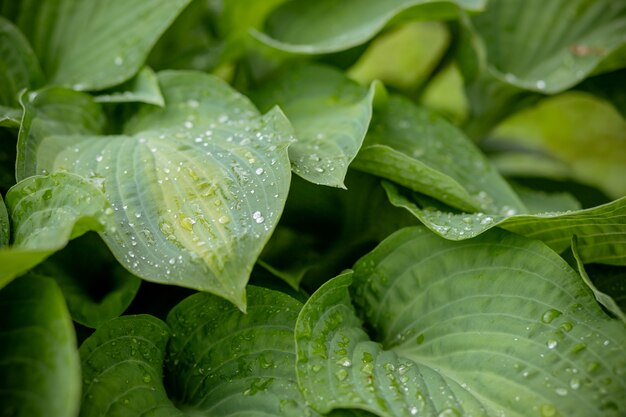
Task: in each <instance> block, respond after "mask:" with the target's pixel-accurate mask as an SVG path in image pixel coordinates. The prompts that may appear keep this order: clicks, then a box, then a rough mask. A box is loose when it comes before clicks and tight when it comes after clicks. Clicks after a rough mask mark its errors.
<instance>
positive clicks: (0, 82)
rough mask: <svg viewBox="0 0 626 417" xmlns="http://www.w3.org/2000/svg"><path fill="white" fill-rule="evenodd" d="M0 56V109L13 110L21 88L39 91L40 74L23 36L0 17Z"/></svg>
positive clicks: (41, 75) (34, 57)
mask: <svg viewBox="0 0 626 417" xmlns="http://www.w3.org/2000/svg"><path fill="white" fill-rule="evenodd" d="M0 52H1V53H0V105H2V106H6V107H9V108H15V107H18V94H19V92H20V91H21V90H22V89H23V88H33V87H38V86H39V84H40V83H41V82H42V80H43V74H42V72H41V68H40V67H39V62H38V61H37V57H36V56H35V54H34V53H33V51H32V49H31V47H30V45H29V44H28V41H27V40H26V38H25V37H24V35H23V34H22V33H21V32H20V30H19V29H18V28H17V27H15V26H14V25H13V23H11V22H10V21H8V20H6V19H5V18H4V17H2V16H0ZM3 113H4V112H3Z"/></svg>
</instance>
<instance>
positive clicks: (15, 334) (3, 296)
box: [0, 261, 80, 417]
mask: <svg viewBox="0 0 626 417" xmlns="http://www.w3.org/2000/svg"><path fill="white" fill-rule="evenodd" d="M2 265H3V266H4V265H5V263H4V261H2ZM0 311H2V320H1V321H0V404H2V410H1V411H0V412H1V413H2V415H3V416H16V417H44V416H46V417H74V416H76V415H77V413H78V408H79V404H80V360H79V357H78V352H77V349H76V336H75V334H74V327H73V326H72V320H71V319H70V315H69V313H68V312H67V308H66V306H65V302H64V301H63V295H62V294H61V291H60V290H59V288H58V287H57V286H56V285H55V283H54V281H52V280H50V279H45V278H38V277H30V276H29V277H24V278H20V279H18V280H16V281H14V282H12V283H11V284H9V285H8V286H7V287H5V288H3V289H2V290H1V291H0Z"/></svg>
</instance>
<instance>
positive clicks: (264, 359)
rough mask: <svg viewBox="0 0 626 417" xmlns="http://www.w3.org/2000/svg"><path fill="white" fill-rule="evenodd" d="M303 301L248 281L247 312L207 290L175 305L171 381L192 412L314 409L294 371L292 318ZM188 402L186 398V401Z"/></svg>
mask: <svg viewBox="0 0 626 417" xmlns="http://www.w3.org/2000/svg"><path fill="white" fill-rule="evenodd" d="M301 307H302V305H301V304H300V303H299V302H297V301H296V300H294V299H293V298H291V297H289V296H287V295H285V294H282V293H280V292H277V291H272V290H267V289H262V288H257V287H250V289H249V304H248V313H247V314H245V315H244V314H242V313H241V312H240V311H237V310H236V309H235V308H233V307H232V306H230V305H228V304H227V303H226V302H225V301H223V300H219V299H217V298H216V297H213V296H210V295H207V294H197V295H193V296H191V297H189V298H188V299H186V300H184V301H183V302H181V303H180V304H179V305H178V306H176V307H175V308H174V309H172V311H171V313H170V314H169V316H168V318H167V322H168V324H169V325H170V327H171V329H172V333H173V334H175V336H172V338H171V340H170V344H169V354H168V356H167V370H168V375H169V376H170V380H169V381H168V382H169V386H170V387H171V391H170V392H171V393H172V396H173V397H174V398H175V399H176V402H177V403H178V404H181V408H184V409H186V410H188V412H189V413H190V414H192V415H211V416H223V415H230V414H231V413H233V410H234V409H235V408H236V409H237V411H238V412H239V413H244V414H245V415H250V416H266V415H268V416H294V417H300V416H312V415H315V416H316V415H317V414H316V413H314V412H312V411H311V410H310V409H309V408H308V407H307V406H306V405H305V403H304V398H303V397H302V394H301V393H300V391H299V390H298V386H297V384H296V375H295V344H294V336H293V331H294V326H295V322H296V318H297V316H298V313H299V311H300V308H301ZM182 404H184V406H183V405H182Z"/></svg>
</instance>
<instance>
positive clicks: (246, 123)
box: [18, 71, 292, 309]
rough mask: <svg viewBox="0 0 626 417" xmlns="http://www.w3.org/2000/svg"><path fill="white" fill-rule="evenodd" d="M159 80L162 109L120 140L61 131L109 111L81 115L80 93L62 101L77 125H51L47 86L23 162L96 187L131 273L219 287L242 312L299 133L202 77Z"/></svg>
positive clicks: (33, 109)
mask: <svg viewBox="0 0 626 417" xmlns="http://www.w3.org/2000/svg"><path fill="white" fill-rule="evenodd" d="M159 83H160V86H161V91H162V92H163V96H164V97H165V103H166V106H165V107H164V108H158V107H155V106H150V105H145V106H142V107H141V108H140V110H139V111H138V112H137V114H135V115H134V116H133V117H132V118H131V119H130V120H129V121H128V122H127V123H126V125H125V126H124V128H123V130H124V134H123V135H115V136H101V135H96V134H92V133H88V134H84V133H83V134H82V135H77V134H72V135H67V134H65V135H63V134H58V133H57V132H58V131H59V129H58V128H57V125H62V126H63V129H65V130H66V132H69V131H71V129H74V130H75V131H77V132H79V131H81V130H82V131H83V132H84V131H85V130H87V129H85V128H84V125H85V121H86V120H88V119H89V117H91V118H92V119H93V118H95V119H97V118H98V116H101V113H98V112H96V111H93V112H91V113H89V114H88V115H85V113H86V112H87V110H86V109H87V107H86V106H84V105H83V104H82V101H83V100H87V98H86V97H84V96H81V97H80V98H79V97H77V99H76V100H75V101H74V102H70V103H66V102H65V101H63V102H62V104H63V106H62V108H63V109H64V110H65V112H66V113H71V114H73V115H75V116H70V117H71V120H72V121H73V120H76V121H77V123H76V124H75V125H71V126H70V128H68V129H66V128H65V125H66V124H67V123H68V122H66V121H65V120H67V119H56V120H54V122H53V123H52V128H50V129H48V128H47V125H44V123H45V122H46V116H48V115H49V114H50V112H48V111H47V107H52V108H53V109H56V107H55V104H54V99H55V95H57V91H53V90H44V91H43V92H41V93H40V94H39V95H38V96H36V97H35V98H34V99H33V100H31V101H30V102H29V103H26V104H25V106H26V109H27V113H28V114H27V116H26V118H29V119H32V120H33V121H32V123H31V125H33V126H35V127H38V125H39V124H41V125H43V126H42V127H41V128H38V129H34V128H33V127H32V126H31V129H30V130H27V129H26V128H24V127H23V130H22V132H21V133H20V135H21V137H20V141H21V142H20V146H19V149H20V156H18V166H23V167H24V172H26V174H27V175H30V174H32V173H37V172H44V171H49V172H53V171H59V170H67V171H70V172H74V173H77V174H79V175H82V176H84V177H86V178H89V179H90V180H91V181H92V182H94V183H95V184H97V185H99V186H100V187H101V189H102V190H103V192H104V193H105V194H106V196H107V198H108V199H109V200H110V202H111V205H112V206H113V209H114V217H115V223H116V226H115V229H108V230H107V231H106V232H105V233H103V234H102V237H103V239H104V240H105V241H106V242H107V244H108V245H109V247H110V248H111V251H112V252H113V254H114V255H115V257H116V258H117V259H118V261H119V262H121V263H122V264H123V265H124V266H125V267H126V268H127V269H128V270H130V271H132V272H133V273H134V274H135V275H137V276H139V277H141V278H143V279H146V280H149V281H155V282H164V283H170V284H176V285H181V286H185V287H189V288H194V289H198V290H203V291H209V292H213V293H215V294H218V295H220V296H223V297H225V298H227V299H228V300H230V301H231V302H233V303H235V304H236V305H237V306H239V307H240V308H241V309H245V285H246V283H247V281H248V278H249V275H250V271H251V269H252V267H253V265H254V262H255V261H256V258H257V256H258V255H259V253H260V252H261V250H262V248H263V246H264V244H265V242H266V241H267V239H268V238H269V236H270V234H271V232H272V230H273V229H274V227H275V225H276V223H277V221H278V218H279V216H280V214H281V212H282V209H283V205H284V203H285V199H286V197H287V191H288V189H289V183H290V171H289V161H288V157H287V146H288V145H289V144H290V143H291V141H292V131H291V126H290V125H289V122H288V121H287V119H286V118H285V116H284V115H283V114H282V113H281V112H280V110H277V109H273V110H272V111H270V112H268V113H267V114H266V115H265V116H261V115H260V114H259V113H258V111H257V110H256V108H255V107H254V106H253V105H252V104H251V103H250V102H249V101H248V100H247V99H246V98H245V97H243V96H241V95H239V94H238V93H236V92H235V91H234V90H233V89H231V88H230V87H229V86H228V85H226V84H225V83H224V82H223V81H221V80H219V79H217V78H215V77H212V76H209V75H206V74H202V73H197V72H175V71H172V72H162V73H160V74H159ZM74 94H75V95H76V94H78V93H74ZM70 95H71V94H70V93H66V92H59V93H58V96H59V97H60V98H61V99H63V100H65V98H69V96H70ZM41 96H43V97H41ZM40 100H41V102H42V103H43V104H44V105H45V106H47V107H44V108H42V109H41V108H40V106H39V102H40ZM48 101H50V102H52V104H49V103H48ZM95 106H96V104H95V103H92V104H91V108H92V109H94V110H95V109H96V107H95ZM40 113H44V116H43V117H42V118H41V119H38V118H37V117H38V115H39V114H40ZM31 115H32V116H31ZM91 131H92V132H96V131H97V130H96V129H91ZM63 133H65V132H63ZM81 133H82V132H81ZM19 161H23V162H22V163H21V164H20V162H19ZM18 172H19V171H18Z"/></svg>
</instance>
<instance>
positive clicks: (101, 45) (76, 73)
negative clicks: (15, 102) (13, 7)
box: [16, 0, 190, 90]
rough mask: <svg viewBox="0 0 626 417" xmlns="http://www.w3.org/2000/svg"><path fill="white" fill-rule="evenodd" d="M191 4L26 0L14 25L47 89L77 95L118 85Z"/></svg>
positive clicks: (183, 1)
mask: <svg viewBox="0 0 626 417" xmlns="http://www.w3.org/2000/svg"><path fill="white" fill-rule="evenodd" d="M189 2H190V0H144V1H136V2H130V3H129V2H127V1H123V0H110V1H107V2H104V3H102V2H100V1H99V0H65V1H58V0H25V1H22V2H21V9H20V13H19V17H17V20H16V21H17V25H18V27H19V28H20V29H21V30H22V31H23V32H24V34H25V35H26V37H27V38H28V39H29V40H30V42H31V44H32V46H33V49H34V50H35V53H36V55H37V56H38V57H39V59H40V62H41V64H42V67H43V69H44V73H45V74H46V75H47V77H48V78H49V80H50V81H51V83H54V84H61V85H64V86H71V87H73V88H74V89H76V90H100V89H103V88H107V87H111V86H114V85H116V84H120V83H122V82H124V81H126V80H128V79H129V78H131V77H132V76H133V75H135V74H136V73H137V72H138V71H139V69H140V68H141V67H142V66H143V64H144V61H145V59H146V57H147V55H148V52H149V51H150V49H151V48H152V46H153V45H154V44H155V43H156V41H157V39H158V38H159V37H160V35H161V34H162V33H163V32H164V31H165V30H166V29H167V27H168V26H169V25H170V24H171V23H172V21H173V20H174V18H175V17H176V16H177V15H178V14H179V13H180V12H181V10H182V9H183V8H184V7H185V6H187V4H189Z"/></svg>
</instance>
